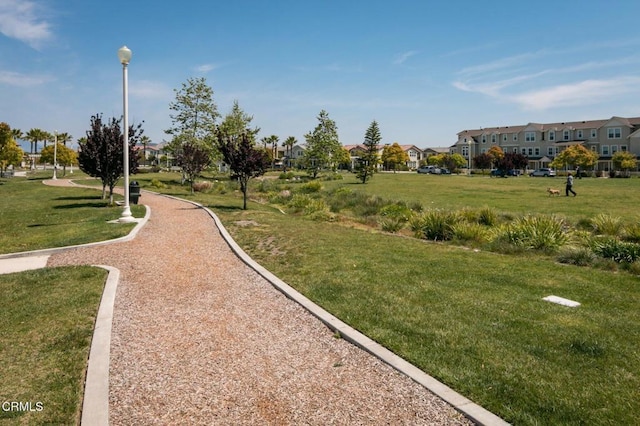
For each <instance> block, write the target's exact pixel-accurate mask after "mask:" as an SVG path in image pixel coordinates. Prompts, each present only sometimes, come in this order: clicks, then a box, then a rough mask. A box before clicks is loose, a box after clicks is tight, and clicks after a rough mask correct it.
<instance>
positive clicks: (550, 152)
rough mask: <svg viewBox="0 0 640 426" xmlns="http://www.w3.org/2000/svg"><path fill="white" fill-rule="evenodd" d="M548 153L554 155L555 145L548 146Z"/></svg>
mask: <svg viewBox="0 0 640 426" xmlns="http://www.w3.org/2000/svg"><path fill="white" fill-rule="evenodd" d="M547 155H553V147H552V146H550V147H549V148H547Z"/></svg>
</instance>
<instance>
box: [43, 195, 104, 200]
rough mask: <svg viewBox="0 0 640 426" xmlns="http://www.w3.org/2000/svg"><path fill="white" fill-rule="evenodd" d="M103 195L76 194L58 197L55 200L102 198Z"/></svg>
mask: <svg viewBox="0 0 640 426" xmlns="http://www.w3.org/2000/svg"><path fill="white" fill-rule="evenodd" d="M101 199H102V196H101V195H83V196H80V195H78V196H74V197H57V198H54V200H60V201H75V200H101Z"/></svg>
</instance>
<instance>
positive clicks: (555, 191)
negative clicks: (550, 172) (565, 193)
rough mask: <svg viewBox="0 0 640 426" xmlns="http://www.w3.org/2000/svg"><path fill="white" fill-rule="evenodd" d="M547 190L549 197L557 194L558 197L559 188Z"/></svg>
mask: <svg viewBox="0 0 640 426" xmlns="http://www.w3.org/2000/svg"><path fill="white" fill-rule="evenodd" d="M547 192H548V193H549V197H551V196H552V195H557V196H558V197H559V196H560V190H559V189H553V188H547Z"/></svg>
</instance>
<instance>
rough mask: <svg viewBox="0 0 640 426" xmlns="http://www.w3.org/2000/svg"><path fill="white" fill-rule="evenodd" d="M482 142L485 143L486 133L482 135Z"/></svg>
mask: <svg viewBox="0 0 640 426" xmlns="http://www.w3.org/2000/svg"><path fill="white" fill-rule="evenodd" d="M482 143H487V135H482Z"/></svg>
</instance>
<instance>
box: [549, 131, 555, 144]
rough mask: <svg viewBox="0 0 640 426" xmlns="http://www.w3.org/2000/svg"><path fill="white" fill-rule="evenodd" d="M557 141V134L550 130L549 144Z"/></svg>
mask: <svg viewBox="0 0 640 426" xmlns="http://www.w3.org/2000/svg"><path fill="white" fill-rule="evenodd" d="M555 140H556V132H554V131H553V130H549V142H553V141H555Z"/></svg>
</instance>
